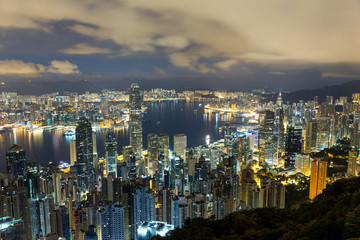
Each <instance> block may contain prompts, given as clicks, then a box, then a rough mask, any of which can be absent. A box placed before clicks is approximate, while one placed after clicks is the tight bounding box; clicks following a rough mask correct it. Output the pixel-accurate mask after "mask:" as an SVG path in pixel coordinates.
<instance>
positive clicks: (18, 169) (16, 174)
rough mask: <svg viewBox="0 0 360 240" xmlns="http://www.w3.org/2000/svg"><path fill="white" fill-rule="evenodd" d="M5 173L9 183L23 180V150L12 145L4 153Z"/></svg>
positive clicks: (24, 165)
mask: <svg viewBox="0 0 360 240" xmlns="http://www.w3.org/2000/svg"><path fill="white" fill-rule="evenodd" d="M6 173H7V175H8V178H9V180H10V181H13V180H14V181H18V180H22V179H24V178H25V173H26V155H25V150H24V149H23V148H22V147H20V146H19V145H16V144H14V145H13V146H12V147H10V148H9V150H8V151H7V152H6Z"/></svg>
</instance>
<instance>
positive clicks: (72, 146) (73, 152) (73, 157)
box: [69, 140, 76, 166]
mask: <svg viewBox="0 0 360 240" xmlns="http://www.w3.org/2000/svg"><path fill="white" fill-rule="evenodd" d="M69 145H70V165H71V166H74V165H75V163H76V141H75V140H71V141H70V142H69Z"/></svg>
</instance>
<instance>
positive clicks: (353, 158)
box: [347, 148, 358, 177]
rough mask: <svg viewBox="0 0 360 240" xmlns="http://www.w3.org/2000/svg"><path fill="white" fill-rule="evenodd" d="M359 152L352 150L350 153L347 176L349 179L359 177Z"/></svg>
mask: <svg viewBox="0 0 360 240" xmlns="http://www.w3.org/2000/svg"><path fill="white" fill-rule="evenodd" d="M357 157H358V151H357V150H356V149H355V148H352V149H351V150H350V151H349V159H348V169H347V174H348V176H349V177H356V176H357V175H358V164H357Z"/></svg>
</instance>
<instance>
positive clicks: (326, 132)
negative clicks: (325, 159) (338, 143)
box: [316, 117, 335, 151]
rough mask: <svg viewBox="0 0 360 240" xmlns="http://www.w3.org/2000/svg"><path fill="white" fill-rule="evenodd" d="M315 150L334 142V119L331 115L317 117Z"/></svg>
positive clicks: (329, 145) (327, 146)
mask: <svg viewBox="0 0 360 240" xmlns="http://www.w3.org/2000/svg"><path fill="white" fill-rule="evenodd" d="M316 120H317V131H316V133H317V136H316V150H317V151H321V150H324V149H325V148H329V147H331V146H333V145H334V143H335V136H334V135H335V134H334V119H332V118H331V117H318V118H317V119H316Z"/></svg>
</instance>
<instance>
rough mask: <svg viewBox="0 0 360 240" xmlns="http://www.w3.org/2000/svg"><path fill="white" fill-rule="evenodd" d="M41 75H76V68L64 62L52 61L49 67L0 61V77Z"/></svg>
mask: <svg viewBox="0 0 360 240" xmlns="http://www.w3.org/2000/svg"><path fill="white" fill-rule="evenodd" d="M42 73H56V74H78V73H80V72H79V70H78V66H76V65H75V64H72V63H71V62H69V61H67V60H64V61H59V60H53V61H51V63H50V64H49V66H44V65H42V64H35V63H32V62H23V61H21V60H1V61H0V75H18V76H33V77H39V76H41V74H42Z"/></svg>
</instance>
